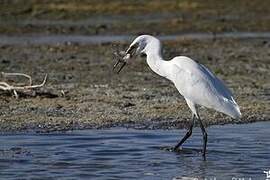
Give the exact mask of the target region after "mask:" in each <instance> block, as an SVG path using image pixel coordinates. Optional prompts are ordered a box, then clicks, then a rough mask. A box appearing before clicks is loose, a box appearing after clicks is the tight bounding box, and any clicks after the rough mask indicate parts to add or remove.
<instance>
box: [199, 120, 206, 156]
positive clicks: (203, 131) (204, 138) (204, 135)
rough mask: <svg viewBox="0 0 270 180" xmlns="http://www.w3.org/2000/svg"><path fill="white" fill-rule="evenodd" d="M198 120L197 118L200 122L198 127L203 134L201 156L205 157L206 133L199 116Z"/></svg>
mask: <svg viewBox="0 0 270 180" xmlns="http://www.w3.org/2000/svg"><path fill="white" fill-rule="evenodd" d="M198 120H199V123H200V127H201V130H202V134H203V152H202V153H203V154H202V155H203V158H204V159H205V152H206V145H207V133H206V131H205V128H204V126H203V123H202V120H201V118H200V116H198Z"/></svg>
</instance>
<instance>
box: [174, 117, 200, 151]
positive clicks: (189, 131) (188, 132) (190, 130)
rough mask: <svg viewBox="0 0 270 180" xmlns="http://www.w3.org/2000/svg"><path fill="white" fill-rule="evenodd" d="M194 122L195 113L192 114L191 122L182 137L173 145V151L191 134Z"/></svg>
mask: <svg viewBox="0 0 270 180" xmlns="http://www.w3.org/2000/svg"><path fill="white" fill-rule="evenodd" d="M194 122H195V115H192V122H191V124H190V127H189V129H188V131H187V133H186V135H185V136H184V137H183V139H182V140H181V141H180V142H179V143H178V144H177V145H176V146H175V147H174V151H176V150H177V149H178V148H179V147H180V146H181V145H182V144H183V143H184V142H185V141H186V140H187V139H188V138H189V137H190V136H191V134H192V129H193V126H194Z"/></svg>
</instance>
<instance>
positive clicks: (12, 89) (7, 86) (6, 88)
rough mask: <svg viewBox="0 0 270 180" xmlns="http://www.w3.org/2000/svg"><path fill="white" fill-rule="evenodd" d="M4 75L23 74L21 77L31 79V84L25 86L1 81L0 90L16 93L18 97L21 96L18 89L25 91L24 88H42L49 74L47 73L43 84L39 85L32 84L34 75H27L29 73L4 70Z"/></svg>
mask: <svg viewBox="0 0 270 180" xmlns="http://www.w3.org/2000/svg"><path fill="white" fill-rule="evenodd" d="M2 75H3V76H4V77H5V78H6V77H8V76H21V77H25V78H27V79H28V80H29V84H28V85H25V86H14V85H10V84H8V83H7V82H4V81H1V82H0V90H2V91H9V92H12V93H13V94H14V96H15V97H16V99H17V98H18V97H19V96H18V93H17V91H23V90H31V89H37V88H41V87H43V86H44V85H45V83H46V81H47V74H46V75H45V77H44V79H43V82H42V83H41V84H37V85H32V77H31V76H29V75H27V74H23V73H4V72H2Z"/></svg>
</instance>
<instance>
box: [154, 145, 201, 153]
mask: <svg viewBox="0 0 270 180" xmlns="http://www.w3.org/2000/svg"><path fill="white" fill-rule="evenodd" d="M159 149H160V150H162V151H168V152H174V153H177V154H199V153H201V149H195V148H186V147H185V148H183V147H180V148H178V149H176V150H175V149H174V147H172V146H163V147H159Z"/></svg>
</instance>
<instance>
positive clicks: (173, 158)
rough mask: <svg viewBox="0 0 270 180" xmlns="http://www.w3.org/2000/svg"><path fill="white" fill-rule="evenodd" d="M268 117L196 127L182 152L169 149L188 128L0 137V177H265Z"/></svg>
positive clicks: (269, 157) (269, 150) (269, 166)
mask: <svg viewBox="0 0 270 180" xmlns="http://www.w3.org/2000/svg"><path fill="white" fill-rule="evenodd" d="M269 131H270V122H260V123H253V124H246V125H226V126H212V127H210V128H208V134H209V144H208V145H209V146H208V154H207V160H206V161H203V160H202V157H201V153H200V151H199V149H200V148H201V139H202V137H201V134H200V130H199V129H198V128H196V129H195V132H194V134H193V136H192V137H191V139H190V140H189V141H188V142H187V143H186V144H185V145H184V150H183V151H181V152H178V153H176V152H170V151H168V150H166V149H168V148H170V147H171V146H172V145H174V144H175V143H176V141H177V140H178V138H179V137H181V136H183V135H184V132H185V130H169V131H164V130H132V129H111V130H84V131H73V132H66V133H54V134H16V135H13V134H10V135H1V138H0V143H1V146H0V178H1V179H9V178H10V179H13V178H15V179H51V178H52V177H53V178H57V179H177V178H178V179H181V177H196V178H199V179H201V178H205V179H214V178H216V179H232V178H245V179H249V178H252V179H266V174H265V173H264V172H263V171H268V170H270V133H269Z"/></svg>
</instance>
